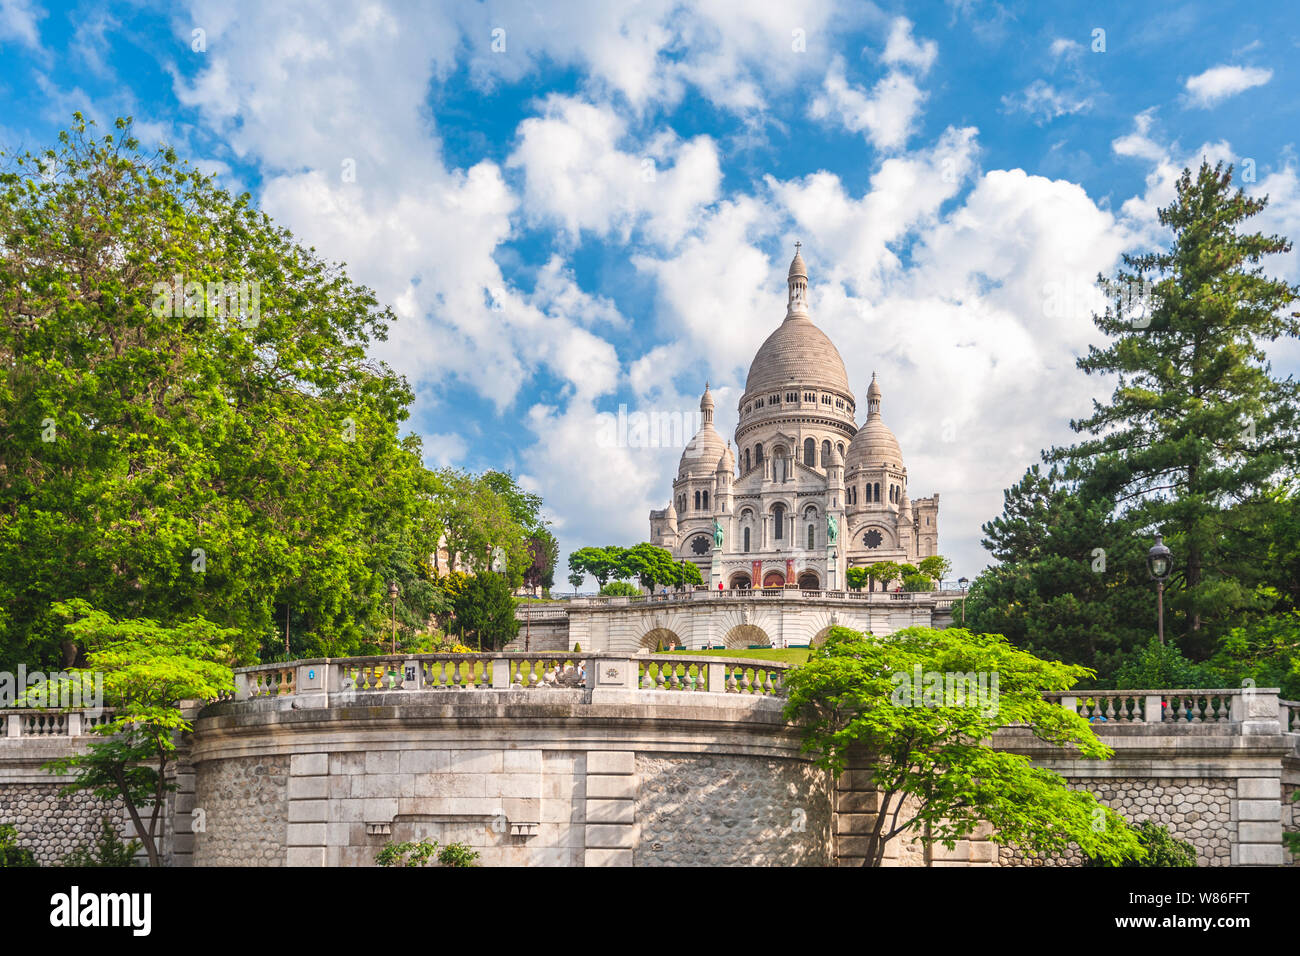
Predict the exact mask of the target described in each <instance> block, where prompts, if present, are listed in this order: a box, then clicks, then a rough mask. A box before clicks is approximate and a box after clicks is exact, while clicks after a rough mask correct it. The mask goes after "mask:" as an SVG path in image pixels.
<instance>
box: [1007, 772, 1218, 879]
mask: <svg viewBox="0 0 1300 956" xmlns="http://www.w3.org/2000/svg"><path fill="white" fill-rule="evenodd" d="M1070 789H1072V790H1091V791H1092V792H1093V793H1095V794H1096V795H1097V799H1099V800H1100V801H1101V802H1102V803H1104V804H1105V805H1106V806H1108V807H1110V808H1111V809H1112V810H1115V811H1117V812H1118V813H1120V814H1121V815H1122V816H1123V817H1124V818H1125V819H1126V820H1128V821H1130V822H1131V823H1141V822H1142V821H1143V820H1154V821H1155V822H1156V823H1161V824H1164V826H1165V827H1166V828H1168V830H1169V832H1170V833H1172V834H1173V835H1174V836H1175V837H1177V838H1178V839H1180V840H1187V841H1188V842H1190V843H1191V844H1192V846H1194V847H1195V848H1196V863H1197V865H1198V866H1228V865H1229V864H1230V862H1231V856H1232V851H1231V845H1232V841H1233V838H1234V836H1235V835H1236V830H1237V824H1236V823H1235V822H1234V821H1233V820H1232V819H1231V813H1230V811H1229V807H1230V806H1231V802H1232V797H1233V796H1234V793H1235V789H1236V788H1235V786H1234V785H1233V782H1232V781H1231V780H1226V779H1222V778H1195V777H1186V778H1182V779H1177V780H1169V781H1164V782H1161V781H1156V780H1151V779H1150V778H1139V777H1116V778H1097V779H1076V780H1071V781H1070ZM1082 863H1083V854H1082V853H1081V852H1080V850H1079V848H1078V847H1076V846H1071V847H1070V848H1069V849H1068V850H1067V851H1066V852H1065V853H1063V854H1061V855H1059V856H1044V855H1041V854H1026V853H1023V852H1021V851H1019V850H1016V849H1014V848H1012V847H1005V846H1004V847H1001V848H999V850H998V865H999V866H1081V865H1082Z"/></svg>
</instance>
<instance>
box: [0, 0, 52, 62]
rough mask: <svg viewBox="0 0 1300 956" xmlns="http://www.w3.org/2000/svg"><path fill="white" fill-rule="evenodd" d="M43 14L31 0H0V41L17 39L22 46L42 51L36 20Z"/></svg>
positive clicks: (44, 14)
mask: <svg viewBox="0 0 1300 956" xmlns="http://www.w3.org/2000/svg"><path fill="white" fill-rule="evenodd" d="M45 16H46V13H45V11H44V10H42V9H41V8H40V7H39V6H37V5H36V4H35V3H33V2H32V0H0V42H3V41H5V40H17V41H18V42H19V43H21V44H22V45H23V46H26V47H30V48H31V49H33V50H36V51H37V52H43V51H42V48H41V31H40V28H39V27H38V26H37V22H38V21H40V20H41V19H43V18H44V17H45Z"/></svg>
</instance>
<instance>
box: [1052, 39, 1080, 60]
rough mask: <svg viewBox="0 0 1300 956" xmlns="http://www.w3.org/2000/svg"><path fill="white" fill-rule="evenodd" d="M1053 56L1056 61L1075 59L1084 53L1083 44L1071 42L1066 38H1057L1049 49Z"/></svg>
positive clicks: (1076, 41) (1075, 41)
mask: <svg viewBox="0 0 1300 956" xmlns="http://www.w3.org/2000/svg"><path fill="white" fill-rule="evenodd" d="M1048 49H1049V50H1050V52H1051V54H1052V56H1053V57H1054V58H1056V59H1061V58H1062V57H1064V58H1065V59H1073V58H1074V57H1077V56H1078V55H1079V54H1081V53H1082V52H1083V44H1082V43H1080V42H1079V41H1078V40H1069V39H1066V38H1065V37H1057V38H1056V39H1054V40H1052V45H1051V46H1050V47H1049V48H1048Z"/></svg>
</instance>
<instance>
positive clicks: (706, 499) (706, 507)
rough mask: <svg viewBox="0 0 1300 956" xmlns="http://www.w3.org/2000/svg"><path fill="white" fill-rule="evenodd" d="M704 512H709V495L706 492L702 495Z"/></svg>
mask: <svg viewBox="0 0 1300 956" xmlns="http://www.w3.org/2000/svg"><path fill="white" fill-rule="evenodd" d="M704 510H705V511H708V510H709V493H708V492H707V491H706V492H705V493H704Z"/></svg>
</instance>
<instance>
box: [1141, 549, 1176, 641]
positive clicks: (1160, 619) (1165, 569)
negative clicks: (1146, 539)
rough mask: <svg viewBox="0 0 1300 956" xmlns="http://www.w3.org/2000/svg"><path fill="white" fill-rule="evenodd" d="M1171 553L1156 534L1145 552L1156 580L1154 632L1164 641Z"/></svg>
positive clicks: (1148, 564)
mask: <svg viewBox="0 0 1300 956" xmlns="http://www.w3.org/2000/svg"><path fill="white" fill-rule="evenodd" d="M1173 563H1174V562H1173V553H1172V552H1171V551H1170V550H1169V549H1168V548H1167V547H1166V546H1165V537H1164V535H1162V534H1158V535H1156V543H1155V544H1154V545H1152V546H1151V550H1150V551H1148V552H1147V570H1148V571H1150V572H1151V577H1152V579H1153V580H1154V581H1155V582H1156V633H1158V634H1159V635H1160V643H1161V644H1164V642H1165V579H1166V578H1168V577H1169V572H1170V570H1171V569H1172V568H1173Z"/></svg>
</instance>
